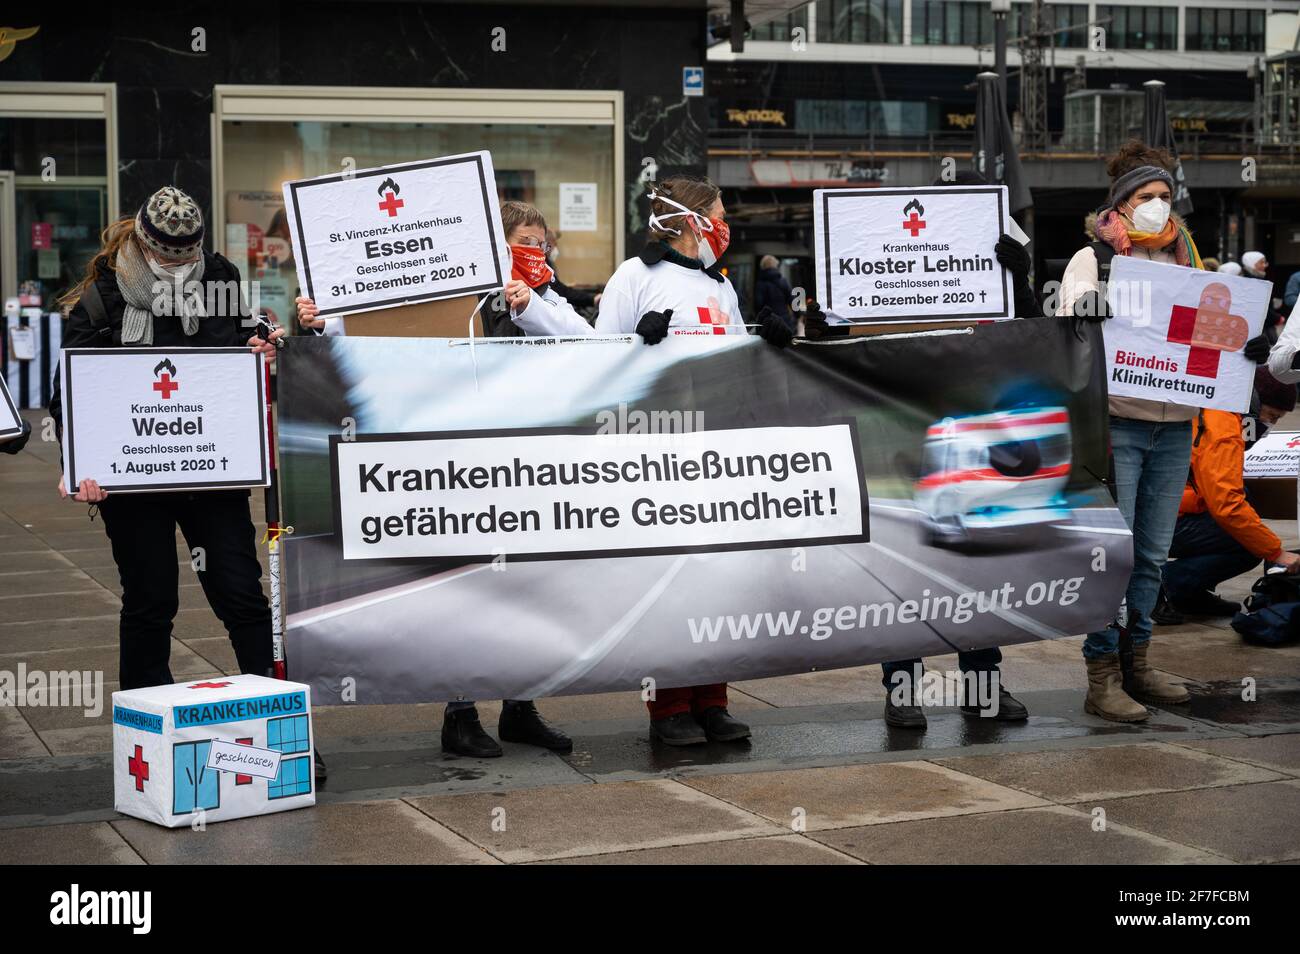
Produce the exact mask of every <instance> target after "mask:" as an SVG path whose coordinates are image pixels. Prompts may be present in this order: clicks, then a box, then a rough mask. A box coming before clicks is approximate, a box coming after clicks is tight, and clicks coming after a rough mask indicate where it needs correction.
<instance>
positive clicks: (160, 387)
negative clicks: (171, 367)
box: [153, 371, 180, 401]
mask: <svg viewBox="0 0 1300 954" xmlns="http://www.w3.org/2000/svg"><path fill="white" fill-rule="evenodd" d="M179 388H180V385H179V384H178V383H176V382H175V381H173V380H172V376H171V375H170V374H168V373H167V372H166V371H164V372H163V373H162V377H160V378H159V379H158V380H157V381H155V382H154V383H153V389H154V390H155V391H161V392H162V396H163V400H164V401H165V400H167V399H168V398H170V397H171V396H172V392H173V391H175V390H177V389H179Z"/></svg>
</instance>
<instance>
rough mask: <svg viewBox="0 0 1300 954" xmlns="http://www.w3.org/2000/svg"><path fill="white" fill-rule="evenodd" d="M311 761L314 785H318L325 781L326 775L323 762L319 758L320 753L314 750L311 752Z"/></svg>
mask: <svg viewBox="0 0 1300 954" xmlns="http://www.w3.org/2000/svg"><path fill="white" fill-rule="evenodd" d="M311 760H312V764H313V765H314V766H315V768H316V784H317V785H319V784H320V783H321V782H323V781H325V779H326V777H327V775H328V773H327V772H326V771H325V760H324V759H323V758H321V757H320V753H319V752H317V751H316V750H315V749H312V750H311Z"/></svg>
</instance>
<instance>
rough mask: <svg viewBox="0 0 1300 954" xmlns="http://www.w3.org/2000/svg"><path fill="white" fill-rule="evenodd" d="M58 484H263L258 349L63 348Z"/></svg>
mask: <svg viewBox="0 0 1300 954" xmlns="http://www.w3.org/2000/svg"><path fill="white" fill-rule="evenodd" d="M61 373H62V375H63V378H62V386H63V461H64V477H65V478H66V486H68V487H76V486H78V485H79V484H80V483H81V481H82V480H83V479H85V478H87V477H89V478H91V479H93V480H96V481H98V482H99V485H100V486H101V487H102V488H104V489H105V490H109V491H117V492H122V491H145V490H180V489H185V490H212V489H217V488H233V487H265V486H266V485H267V483H268V474H269V468H268V461H269V457H268V450H267V434H266V404H265V400H266V398H265V393H264V389H263V382H264V381H265V368H264V365H263V356H262V355H260V354H253V353H252V352H251V351H248V350H247V349H245V348H178V349H176V350H168V349H166V348H67V349H64V351H63V361H62V364H61Z"/></svg>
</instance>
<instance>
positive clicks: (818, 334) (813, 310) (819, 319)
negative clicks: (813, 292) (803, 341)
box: [803, 300, 831, 341]
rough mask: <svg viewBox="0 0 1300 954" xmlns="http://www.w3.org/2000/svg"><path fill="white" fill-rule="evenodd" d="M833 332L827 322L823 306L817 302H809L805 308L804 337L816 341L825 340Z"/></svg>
mask: <svg viewBox="0 0 1300 954" xmlns="http://www.w3.org/2000/svg"><path fill="white" fill-rule="evenodd" d="M830 330H831V326H830V324H829V323H828V322H827V321H826V314H825V312H823V311H822V306H821V305H819V304H817V302H815V301H811V300H809V302H808V304H807V305H806V306H805V307H804V313H803V336H804V337H805V338H811V339H812V340H813V341H816V340H817V339H818V338H825V337H826V336H827V335H828V334H829V333H830Z"/></svg>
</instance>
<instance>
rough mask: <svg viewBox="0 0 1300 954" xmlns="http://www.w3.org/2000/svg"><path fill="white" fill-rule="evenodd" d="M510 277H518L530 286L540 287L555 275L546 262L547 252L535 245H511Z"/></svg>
mask: <svg viewBox="0 0 1300 954" xmlns="http://www.w3.org/2000/svg"><path fill="white" fill-rule="evenodd" d="M510 260H511V262H512V268H511V269H510V277H512V278H517V279H519V280H520V281H521V282H523V283H524V284H525V285H527V286H528V287H529V288H538V287H540V286H542V285H545V284H546V283H548V282H549V281H550V280H551V279H552V278H554V277H555V273H554V272H552V271H551V266H549V265H547V264H546V253H545V252H543V251H542V250H541V249H540V248H538V247H537V246H535V245H511V246H510Z"/></svg>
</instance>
